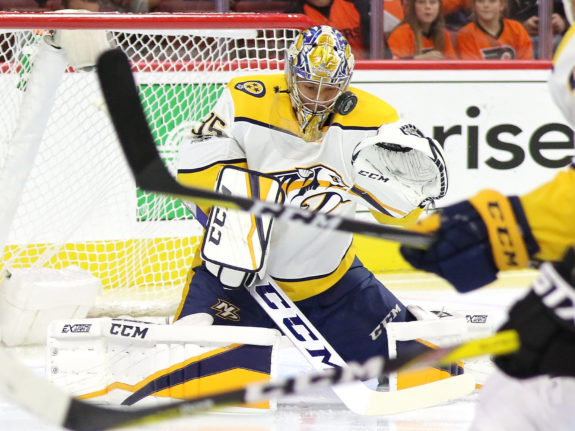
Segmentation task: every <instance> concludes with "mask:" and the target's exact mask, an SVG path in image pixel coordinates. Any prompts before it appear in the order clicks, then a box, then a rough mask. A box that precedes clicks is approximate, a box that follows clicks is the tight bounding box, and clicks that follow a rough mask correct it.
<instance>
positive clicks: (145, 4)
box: [100, 0, 162, 13]
mask: <svg viewBox="0 0 575 431" xmlns="http://www.w3.org/2000/svg"><path fill="white" fill-rule="evenodd" d="M161 1H162V0H100V3H101V5H102V8H103V9H106V10H116V11H118V12H132V13H146V12H150V11H151V10H153V9H154V8H155V7H156V6H158V5H159V4H160V3H161Z"/></svg>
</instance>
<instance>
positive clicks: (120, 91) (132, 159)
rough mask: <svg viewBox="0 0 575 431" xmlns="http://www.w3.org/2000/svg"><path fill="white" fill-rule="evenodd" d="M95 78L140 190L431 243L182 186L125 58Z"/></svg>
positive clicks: (114, 55) (119, 56)
mask: <svg viewBox="0 0 575 431" xmlns="http://www.w3.org/2000/svg"><path fill="white" fill-rule="evenodd" d="M98 76H99V79H100V85H101V87H102V91H103V93H104V98H105V100H106V105H107V106H108V111H109V112H110V116H111V117H112V121H113V123H114V127H115V129H116V133H117V134H118V137H119V140H120V143H121V145H122V149H123V150H124V154H125V155H126V159H127V160H128V164H129V165H130V168H131V170H132V172H133V174H134V178H135V180H136V184H137V185H138V187H140V188H141V189H142V190H145V191H149V192H155V193H162V194H167V195H171V196H174V197H178V198H181V199H183V200H188V199H193V200H194V202H195V203H196V204H199V205H202V204H206V205H208V206H209V205H219V206H223V207H228V208H234V209H240V210H243V211H247V212H250V213H253V214H255V215H258V216H263V215H270V216H273V217H275V218H278V219H281V220H283V221H290V222H298V223H303V224H306V225H309V226H315V227H319V228H325V229H333V230H341V231H346V232H353V233H358V234H362V235H368V236H372V237H376V238H381V239H386V240H391V241H397V242H400V243H403V244H405V245H408V246H411V247H418V248H427V247H428V246H429V245H430V244H431V243H432V242H433V240H434V237H433V236H432V235H429V234H423V233H419V232H413V231H409V230H404V229H400V228H395V227H390V226H384V225H380V224H377V223H368V222H363V221H360V220H354V219H350V218H345V217H340V216H336V215H329V214H324V213H320V212H311V211H307V210H304V209H302V208H299V207H296V206H292V205H282V204H278V203H272V202H266V201H260V200H256V199H249V198H244V197H240V196H232V195H223V194H220V193H217V192H215V191H212V190H207V189H203V188H196V187H186V186H183V185H181V184H180V183H178V182H177V181H176V180H175V179H174V177H173V176H172V175H171V174H170V172H169V171H168V169H167V168H166V166H165V165H164V163H163V161H162V159H161V157H160V155H159V153H158V150H157V148H156V144H155V142H154V138H153V136H152V133H151V132H150V129H149V126H148V122H147V120H146V116H145V114H144V111H143V109H142V105H141V102H140V98H139V96H138V90H137V87H136V83H135V81H134V77H133V75H132V71H131V68H130V63H129V61H128V58H127V57H126V55H125V54H124V53H123V52H122V51H121V50H119V49H113V50H109V51H106V52H104V54H102V55H101V56H100V58H99V60H98Z"/></svg>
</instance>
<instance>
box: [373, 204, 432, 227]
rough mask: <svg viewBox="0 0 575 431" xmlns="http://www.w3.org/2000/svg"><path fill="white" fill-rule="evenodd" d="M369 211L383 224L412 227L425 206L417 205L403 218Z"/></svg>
mask: <svg viewBox="0 0 575 431" xmlns="http://www.w3.org/2000/svg"><path fill="white" fill-rule="evenodd" d="M369 212H370V213H371V215H372V216H373V217H374V218H375V219H376V220H377V221H378V222H379V223H381V224H387V225H394V226H402V227H411V226H413V225H414V224H415V223H416V222H417V219H418V218H419V216H420V215H421V213H422V212H423V208H419V207H417V208H415V209H414V210H413V211H411V212H410V213H409V214H407V215H406V216H405V217H401V218H395V217H391V216H388V215H387V214H383V213H380V212H377V211H374V210H369Z"/></svg>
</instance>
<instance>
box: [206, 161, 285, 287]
mask: <svg viewBox="0 0 575 431" xmlns="http://www.w3.org/2000/svg"><path fill="white" fill-rule="evenodd" d="M215 188H216V191H217V192H219V193H222V194H225V195H237V196H244V197H249V198H257V199H263V200H267V201H271V202H282V201H283V192H282V189H281V186H280V183H279V181H278V180H276V179H275V178H274V177H272V176H269V175H264V174H261V173H259V172H255V171H250V170H248V169H243V168H239V167H236V166H224V167H223V168H222V170H221V171H220V174H219V176H218V180H217V182H216V187H215ZM272 225H273V218H272V217H271V216H255V215H253V214H249V213H246V212H242V211H238V210H232V209H229V208H223V207H215V208H213V209H212V211H211V212H210V216H209V219H208V224H207V226H206V233H205V235H204V241H203V243H202V249H201V256H202V259H203V260H204V262H205V266H206V268H207V269H208V271H210V272H211V273H212V274H213V275H215V276H216V277H218V279H219V280H220V282H221V283H222V285H223V286H224V287H226V288H229V289H236V288H239V287H242V286H249V285H251V284H252V283H253V282H254V281H255V279H256V276H257V275H259V276H260V277H261V276H263V274H264V273H265V269H266V265H265V264H266V256H267V253H268V246H269V242H270V236H271V230H272Z"/></svg>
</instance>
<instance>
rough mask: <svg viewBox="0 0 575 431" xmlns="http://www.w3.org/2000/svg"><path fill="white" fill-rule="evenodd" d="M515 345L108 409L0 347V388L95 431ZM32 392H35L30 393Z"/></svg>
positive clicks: (502, 339) (502, 337)
mask: <svg viewBox="0 0 575 431" xmlns="http://www.w3.org/2000/svg"><path fill="white" fill-rule="evenodd" d="M518 348H519V338H518V335H517V333H516V332H515V331H504V332H500V333H497V334H495V335H492V336H489V337H486V338H481V339H477V340H473V341H468V342H466V343H463V344H460V345H457V346H452V347H441V348H439V349H437V350H432V351H427V352H424V353H416V354H408V355H404V356H401V357H399V358H396V359H393V360H388V361H385V360H384V359H383V358H382V357H375V358H372V359H370V360H369V361H367V362H366V363H364V364H361V365H358V364H349V367H348V368H330V369H327V370H325V371H322V372H315V373H312V374H307V375H301V376H298V377H294V378H287V379H282V380H279V381H276V382H270V383H256V384H252V385H249V386H246V387H245V388H242V389H237V390H232V391H224V392H220V393H216V394H212V395H207V396H203V397H200V398H195V399H185V400H181V401H174V402H170V403H167V404H162V405H159V406H154V407H145V408H129V409H126V408H123V409H117V408H110V407H103V406H98V405H95V404H91V403H88V402H86V401H82V400H78V399H76V398H73V397H72V396H70V395H68V394H66V393H65V392H64V391H62V390H61V389H59V388H58V387H56V386H54V385H53V384H51V383H50V382H49V381H48V380H46V379H44V378H42V377H39V376H37V375H36V374H34V373H33V372H31V371H30V370H29V369H28V368H27V367H25V366H24V365H22V364H20V363H19V362H18V361H16V360H14V359H13V358H12V357H11V356H10V355H9V354H8V353H7V351H6V349H4V348H1V347H0V363H2V367H0V391H1V392H3V393H4V394H6V395H8V396H10V397H11V398H12V399H13V400H14V401H16V402H17V403H18V404H19V405H21V406H23V407H25V408H27V409H28V410H29V411H31V412H32V413H35V414H36V415H37V416H39V417H40V418H42V419H44V420H45V421H46V422H49V423H51V424H55V425H59V426H63V427H65V428H68V429H70V430H75V431H96V430H104V429H109V428H114V427H118V426H122V425H126V424H135V423H139V422H147V421H152V420H160V419H165V418H169V417H178V416H186V415H192V414H196V413H201V412H205V411H207V410H210V409H213V408H215V407H223V406H227V405H232V404H243V403H255V402H259V401H264V400H267V399H269V398H271V397H282V396H287V395H297V394H301V393H304V392H306V391H310V390H314V389H319V388H324V387H328V386H332V385H338V384H343V383H349V382H353V381H355V380H357V379H361V380H366V379H370V378H374V377H377V376H380V375H382V374H389V373H392V372H397V371H401V370H406V369H412V368H418V367H423V366H430V365H447V364H450V363H453V362H455V361H458V360H463V359H468V358H472V357H476V356H482V355H501V354H506V353H511V352H514V351H516V350H517V349H518ZM35 395H37V396H35Z"/></svg>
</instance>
